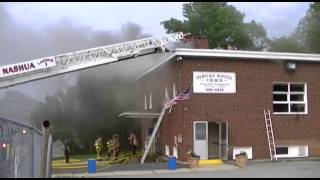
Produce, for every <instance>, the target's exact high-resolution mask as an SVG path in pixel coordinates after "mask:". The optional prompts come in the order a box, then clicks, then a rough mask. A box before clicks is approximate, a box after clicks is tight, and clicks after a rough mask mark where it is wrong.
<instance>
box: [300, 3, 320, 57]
mask: <svg viewBox="0 0 320 180" xmlns="http://www.w3.org/2000/svg"><path fill="white" fill-rule="evenodd" d="M295 33H296V35H297V37H298V38H299V42H300V43H301V44H302V45H303V46H304V47H305V49H306V51H307V52H310V53H320V2H313V3H311V4H310V8H309V10H308V12H307V14H306V16H305V17H304V18H302V19H301V20H300V22H299V25H298V27H297V29H296V32H295Z"/></svg>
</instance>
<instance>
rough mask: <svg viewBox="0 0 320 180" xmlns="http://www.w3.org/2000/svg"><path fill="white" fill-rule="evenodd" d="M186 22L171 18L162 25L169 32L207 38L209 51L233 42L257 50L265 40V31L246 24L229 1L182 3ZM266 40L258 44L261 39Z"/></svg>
mask: <svg viewBox="0 0 320 180" xmlns="http://www.w3.org/2000/svg"><path fill="white" fill-rule="evenodd" d="M183 16H184V17H185V18H186V20H184V21H180V20H177V19H175V18H171V19H170V20H167V21H163V22H161V24H162V25H163V26H164V28H165V29H166V31H167V33H171V32H177V31H182V32H185V33H186V32H190V33H192V34H193V35H205V36H206V37H207V38H208V41H209V47H210V48H216V47H223V46H225V45H226V44H227V43H230V44H232V45H234V46H236V47H237V48H240V49H248V50H257V49H261V48H262V44H264V43H262V42H263V41H265V40H264V39H266V32H265V29H264V28H263V26H262V25H261V24H257V23H256V22H254V21H252V22H250V23H244V22H243V19H244V14H243V13H241V12H239V11H238V10H237V9H236V8H235V7H234V6H232V5H228V4H227V3H226V2H191V3H186V4H183ZM260 38H261V39H263V40H260V41H261V43H260V42H258V39H260Z"/></svg>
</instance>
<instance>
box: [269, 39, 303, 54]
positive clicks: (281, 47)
mask: <svg viewBox="0 0 320 180" xmlns="http://www.w3.org/2000/svg"><path fill="white" fill-rule="evenodd" d="M269 45H270V49H269V51H274V52H292V53H304V52H305V50H304V48H303V47H302V46H301V45H300V44H299V42H298V40H296V39H294V38H293V37H281V38H276V39H273V40H271V41H270V42H269Z"/></svg>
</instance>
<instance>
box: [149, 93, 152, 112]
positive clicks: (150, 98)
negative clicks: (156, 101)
mask: <svg viewBox="0 0 320 180" xmlns="http://www.w3.org/2000/svg"><path fill="white" fill-rule="evenodd" d="M149 109H152V94H151V93H150V96H149Z"/></svg>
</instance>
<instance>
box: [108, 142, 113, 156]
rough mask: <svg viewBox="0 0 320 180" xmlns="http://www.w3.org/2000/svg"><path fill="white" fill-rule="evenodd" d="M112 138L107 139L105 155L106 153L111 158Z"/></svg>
mask: <svg viewBox="0 0 320 180" xmlns="http://www.w3.org/2000/svg"><path fill="white" fill-rule="evenodd" d="M112 146H113V144H112V139H109V140H108V141H107V155H108V158H111V155H112Z"/></svg>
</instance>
